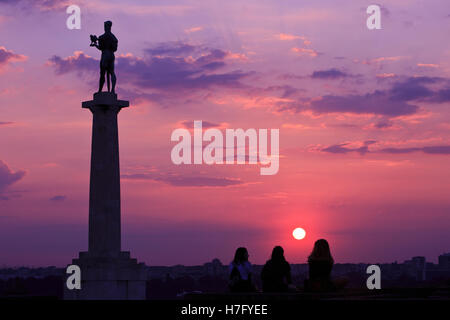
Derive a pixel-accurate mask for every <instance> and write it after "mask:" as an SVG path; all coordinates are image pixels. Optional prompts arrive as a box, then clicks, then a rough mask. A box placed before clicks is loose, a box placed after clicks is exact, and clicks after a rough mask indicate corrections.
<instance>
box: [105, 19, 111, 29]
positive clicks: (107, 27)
mask: <svg viewBox="0 0 450 320" xmlns="http://www.w3.org/2000/svg"><path fill="white" fill-rule="evenodd" d="M111 27H112V22H111V21H109V20H108V21H105V31H106V32H108V31H111Z"/></svg>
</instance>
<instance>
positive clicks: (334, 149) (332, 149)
mask: <svg viewBox="0 0 450 320" xmlns="http://www.w3.org/2000/svg"><path fill="white" fill-rule="evenodd" d="M374 143H376V141H373V140H368V141H364V145H363V146H361V147H359V148H349V147H346V146H347V145H348V143H341V144H336V145H332V146H329V147H326V148H323V149H322V150H321V151H323V152H329V153H337V154H345V153H349V152H357V153H359V154H361V155H364V154H366V153H368V152H369V146H370V145H371V144H374Z"/></svg>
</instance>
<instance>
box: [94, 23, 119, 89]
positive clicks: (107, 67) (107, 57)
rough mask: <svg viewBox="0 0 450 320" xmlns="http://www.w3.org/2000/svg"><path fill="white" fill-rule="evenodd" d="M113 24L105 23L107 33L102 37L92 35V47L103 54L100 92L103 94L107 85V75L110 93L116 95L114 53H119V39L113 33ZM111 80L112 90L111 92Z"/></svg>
mask: <svg viewBox="0 0 450 320" xmlns="http://www.w3.org/2000/svg"><path fill="white" fill-rule="evenodd" d="M111 27H112V22H111V21H105V33H104V34H102V35H101V36H100V37H98V38H97V36H95V35H92V34H91V47H96V48H97V49H98V50H100V51H101V52H102V58H101V60H100V81H99V86H98V92H102V89H103V85H104V84H105V74H107V78H108V82H107V85H108V92H112V93H115V89H116V74H115V73H114V60H115V56H114V52H116V51H117V43H118V41H117V38H116V37H115V36H114V34H113V33H112V32H111ZM110 79H111V84H112V88H111V90H110Z"/></svg>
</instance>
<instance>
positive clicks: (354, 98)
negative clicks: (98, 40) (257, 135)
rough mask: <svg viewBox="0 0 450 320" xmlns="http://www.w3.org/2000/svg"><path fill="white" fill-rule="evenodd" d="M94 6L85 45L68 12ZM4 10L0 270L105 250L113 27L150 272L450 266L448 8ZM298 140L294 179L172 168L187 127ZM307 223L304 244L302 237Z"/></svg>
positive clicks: (46, 0) (128, 231)
mask: <svg viewBox="0 0 450 320" xmlns="http://www.w3.org/2000/svg"><path fill="white" fill-rule="evenodd" d="M71 4H76V5H78V6H80V8H81V30H69V29H68V28H67V27H66V19H67V17H68V16H69V15H68V14H67V13H66V8H67V7H68V6H69V5H71ZM371 4H374V3H372V2H369V1H367V2H366V1H358V0H352V1H350V0H343V1H335V0H321V1H298V0H295V1H294V0H283V1H276V0H270V1H269V0H246V1H234V0H233V1H218V0H208V1H206V0H204V1H199V0H196V1H194V0H191V1H188V0H187V1H181V0H180V1H175V0H164V1H163V0H159V1H137V0H136V1H124V0H117V1H111V0H95V1H88V0H73V1H56V0H36V1H31V0H30V1H27V0H19V1H17V0H16V1H12V0H11V1H8V0H0V102H1V104H0V150H1V151H2V152H1V153H0V265H7V266H19V265H28V266H48V265H57V266H64V265H66V264H68V263H70V261H71V259H72V258H75V257H76V256H77V255H78V252H79V251H85V250H87V240H88V238H87V236H88V234H87V232H88V200H89V168H90V167H89V166H90V146H91V141H90V139H91V123H92V116H91V113H90V112H89V111H88V110H84V109H82V108H81V102H82V101H85V100H90V99H92V94H93V93H94V92H95V91H96V90H97V81H98V72H99V68H98V61H99V59H100V52H99V51H98V50H97V49H95V48H92V47H90V46H89V43H90V40H89V35H90V34H96V35H100V34H102V33H103V22H104V21H105V20H111V21H112V22H113V26H112V32H113V33H114V34H115V35H116V37H117V38H118V40H119V46H118V51H117V52H116V74H117V77H118V83H117V92H118V95H119V99H123V100H130V108H127V109H124V110H122V111H121V112H120V114H119V140H120V165H121V175H122V180H121V190H122V234H123V235H122V248H123V250H130V251H131V254H132V256H133V257H135V258H138V260H139V261H142V262H145V263H146V264H148V265H174V264H185V265H194V264H202V263H204V262H207V261H210V260H212V259H213V258H216V257H217V258H219V259H220V260H221V261H222V262H223V263H228V262H229V261H230V260H231V259H232V256H233V254H234V250H235V249H236V248H237V247H238V246H246V247H247V248H248V250H249V253H250V261H251V262H253V263H263V262H265V260H266V259H268V258H269V255H270V252H271V250H272V248H273V246H275V245H282V246H283V247H284V248H285V252H286V258H287V259H288V261H289V262H291V263H305V262H306V259H307V256H308V254H309V253H310V251H311V249H312V246H313V244H314V241H315V240H317V239H319V238H326V239H327V240H328V241H329V242H330V246H331V250H332V254H333V256H334V258H335V260H336V262H365V263H381V262H393V261H395V260H397V261H399V262H402V261H403V260H405V259H410V258H411V257H412V256H417V255H421V256H425V257H426V258H427V260H430V261H434V262H436V261H437V256H438V255H439V254H442V253H444V252H449V251H450V232H449V230H450V197H449V193H450V166H449V165H448V164H449V162H450V121H449V120H450V109H449V107H450V38H449V34H450V2H449V1H448V0H429V1H423V0H422V1H419V0H390V1H384V2H381V3H378V4H379V5H380V6H381V8H382V12H381V24H382V29H381V30H368V28H367V27H366V19H367V17H368V14H367V13H366V8H367V7H368V6H369V5H371ZM194 120H203V124H204V126H205V127H216V128H219V129H221V130H223V131H224V130H225V129H226V128H232V129H237V128H243V129H248V128H255V129H271V128H275V129H280V169H279V172H278V174H276V175H273V176H262V175H260V170H259V165H248V164H247V165H206V164H204V165H181V166H176V165H174V164H172V162H171V159H170V152H171V149H172V148H173V146H174V145H175V143H174V142H171V141H170V136H171V133H172V131H173V130H175V129H177V128H183V127H186V128H188V129H190V128H191V127H192V126H193V121H194ZM296 227H302V228H304V229H305V230H306V238H305V239H304V240H295V239H294V238H293V237H292V231H293V229H294V228H296Z"/></svg>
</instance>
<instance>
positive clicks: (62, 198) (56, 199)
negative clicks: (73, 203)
mask: <svg viewBox="0 0 450 320" xmlns="http://www.w3.org/2000/svg"><path fill="white" fill-rule="evenodd" d="M66 198H67V197H66V196H62V195H57V196H54V197H51V198H50V199H49V200H50V201H56V202H58V201H64V200H66Z"/></svg>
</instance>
